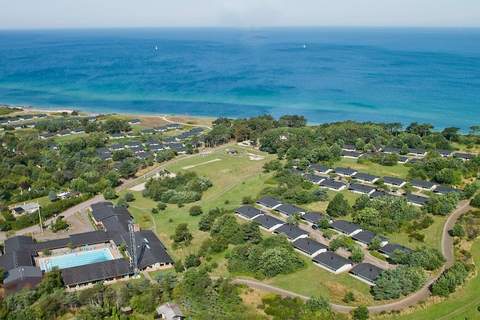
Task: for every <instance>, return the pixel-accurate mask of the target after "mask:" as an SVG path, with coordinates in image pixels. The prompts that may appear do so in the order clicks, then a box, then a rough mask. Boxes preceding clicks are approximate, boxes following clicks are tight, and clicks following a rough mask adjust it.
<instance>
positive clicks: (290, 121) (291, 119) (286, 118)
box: [278, 115, 307, 128]
mask: <svg viewBox="0 0 480 320" xmlns="http://www.w3.org/2000/svg"><path fill="white" fill-rule="evenodd" d="M278 124H279V126H281V127H292V128H299V127H304V126H305V125H306V124H307V120H306V119H305V117H304V116H298V115H283V116H281V117H280V119H279V120H278Z"/></svg>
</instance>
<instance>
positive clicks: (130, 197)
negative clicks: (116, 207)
mask: <svg viewBox="0 0 480 320" xmlns="http://www.w3.org/2000/svg"><path fill="white" fill-rule="evenodd" d="M123 198H124V199H125V201H127V202H132V201H135V196H134V195H133V193H131V192H127V193H125V195H124V196H123Z"/></svg>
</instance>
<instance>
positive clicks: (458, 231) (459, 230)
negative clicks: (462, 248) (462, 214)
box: [448, 223, 465, 237]
mask: <svg viewBox="0 0 480 320" xmlns="http://www.w3.org/2000/svg"><path fill="white" fill-rule="evenodd" d="M448 233H449V234H450V236H452V237H464V236H465V229H463V227H462V226H461V225H460V224H458V223H456V224H455V225H454V226H453V228H452V230H450V231H449V232H448Z"/></svg>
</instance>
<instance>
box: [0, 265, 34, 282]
mask: <svg viewBox="0 0 480 320" xmlns="http://www.w3.org/2000/svg"><path fill="white" fill-rule="evenodd" d="M42 276H43V274H42V270H40V268H39V267H33V266H22V267H18V268H15V269H11V270H8V273H7V276H6V278H5V279H4V280H3V283H4V284H5V285H10V284H11V283H13V282H18V281H24V280H26V279H32V278H36V279H41V278H42Z"/></svg>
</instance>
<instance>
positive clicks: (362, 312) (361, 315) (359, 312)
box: [352, 306, 369, 320]
mask: <svg viewBox="0 0 480 320" xmlns="http://www.w3.org/2000/svg"><path fill="white" fill-rule="evenodd" d="M352 317H353V320H367V319H368V317H369V313H368V308H367V307H365V306H358V307H357V308H356V309H355V310H353V312H352Z"/></svg>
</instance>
